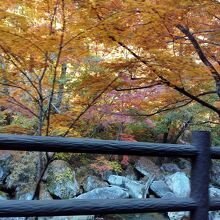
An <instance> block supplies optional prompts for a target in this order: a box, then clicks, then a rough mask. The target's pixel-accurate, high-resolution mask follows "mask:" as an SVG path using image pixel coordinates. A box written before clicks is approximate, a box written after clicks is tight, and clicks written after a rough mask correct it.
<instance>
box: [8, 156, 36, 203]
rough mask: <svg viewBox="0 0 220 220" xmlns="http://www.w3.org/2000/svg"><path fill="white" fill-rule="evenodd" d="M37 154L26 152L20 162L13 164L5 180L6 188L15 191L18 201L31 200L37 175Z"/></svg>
mask: <svg viewBox="0 0 220 220" xmlns="http://www.w3.org/2000/svg"><path fill="white" fill-rule="evenodd" d="M38 169H39V153H38V152H27V153H26V154H25V155H24V156H23V157H22V159H21V160H20V161H17V162H15V163H14V164H13V167H12V170H11V174H10V175H9V176H8V177H7V179H6V187H7V188H9V189H14V190H15V197H16V199H18V200H20V199H21V200H22V199H27V200H28V199H32V198H31V196H32V195H33V193H34V191H35V184H36V182H37V179H38V174H39V170H38Z"/></svg>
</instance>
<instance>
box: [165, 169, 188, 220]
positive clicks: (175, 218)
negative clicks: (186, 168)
mask: <svg viewBox="0 0 220 220" xmlns="http://www.w3.org/2000/svg"><path fill="white" fill-rule="evenodd" d="M165 182H166V184H167V185H168V187H169V188H170V189H171V191H172V192H173V193H174V195H175V196H176V197H189V195H190V181H189V178H188V177H187V176H186V174H185V173H183V172H177V173H174V174H172V175H169V176H166V177H165ZM168 216H169V218H170V220H180V219H182V218H183V217H186V218H188V217H189V212H168Z"/></svg>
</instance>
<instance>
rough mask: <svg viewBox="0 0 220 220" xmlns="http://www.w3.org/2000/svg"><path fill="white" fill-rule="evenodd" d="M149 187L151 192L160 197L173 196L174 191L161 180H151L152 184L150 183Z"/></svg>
mask: <svg viewBox="0 0 220 220" xmlns="http://www.w3.org/2000/svg"><path fill="white" fill-rule="evenodd" d="M150 189H151V190H152V191H153V193H154V194H155V195H156V196H158V197H160V198H162V197H166V198H169V197H174V196H175V195H174V193H173V192H172V191H171V190H170V188H169V187H168V186H167V184H166V183H165V182H164V181H162V180H158V181H153V182H152V184H151V185H150Z"/></svg>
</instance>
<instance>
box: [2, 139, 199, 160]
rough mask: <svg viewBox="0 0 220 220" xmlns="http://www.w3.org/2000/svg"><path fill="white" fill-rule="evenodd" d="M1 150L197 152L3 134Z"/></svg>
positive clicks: (179, 147) (165, 146) (175, 147)
mask: <svg viewBox="0 0 220 220" xmlns="http://www.w3.org/2000/svg"><path fill="white" fill-rule="evenodd" d="M0 150H16V151H44V152H74V153H93V154H118V155H141V156H147V155H148V156H161V157H162V156H163V157H165V156H169V157H176V156H178V157H193V156H196V155H197V153H198V150H197V149H196V147H195V146H192V145H180V144H157V143H145V142H126V141H112V140H108V141H106V140H96V139H84V138H61V137H37V136H34V137H33V136H23V135H0Z"/></svg>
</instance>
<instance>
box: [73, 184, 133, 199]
mask: <svg viewBox="0 0 220 220" xmlns="http://www.w3.org/2000/svg"><path fill="white" fill-rule="evenodd" d="M128 197H129V194H128V193H127V192H126V191H125V190H124V189H122V188H120V187H118V186H112V187H103V188H97V189H94V190H92V191H90V192H87V193H84V194H82V195H80V196H78V197H77V199H119V198H121V199H125V198H128Z"/></svg>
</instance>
